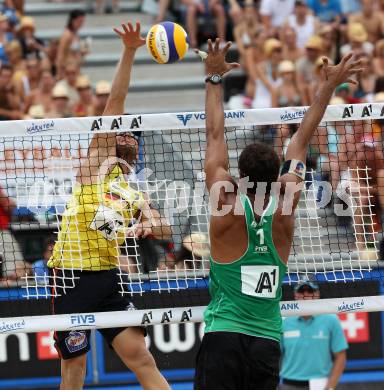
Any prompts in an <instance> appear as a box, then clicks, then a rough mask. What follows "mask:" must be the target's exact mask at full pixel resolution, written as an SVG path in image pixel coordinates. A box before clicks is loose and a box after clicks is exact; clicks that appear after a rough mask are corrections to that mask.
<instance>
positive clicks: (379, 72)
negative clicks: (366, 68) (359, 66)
mask: <svg viewBox="0 0 384 390" xmlns="http://www.w3.org/2000/svg"><path fill="white" fill-rule="evenodd" d="M373 70H374V72H375V75H376V76H377V77H383V76H384V39H381V40H380V41H378V42H377V43H376V48H375V56H374V58H373ZM377 92H378V91H377Z"/></svg>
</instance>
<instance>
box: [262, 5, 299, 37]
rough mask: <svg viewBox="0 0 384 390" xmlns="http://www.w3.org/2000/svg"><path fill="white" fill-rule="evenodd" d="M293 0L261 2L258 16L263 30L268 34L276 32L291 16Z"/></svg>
mask: <svg viewBox="0 0 384 390" xmlns="http://www.w3.org/2000/svg"><path fill="white" fill-rule="evenodd" d="M294 5H295V0H284V1H281V0H261V4H260V11H259V12H260V15H261V20H262V22H263V25H264V28H265V30H266V31H267V32H269V33H272V34H273V33H274V32H276V29H278V28H280V27H281V26H282V25H283V23H284V22H285V20H286V19H287V18H288V16H289V15H291V14H292V12H293V8H294Z"/></svg>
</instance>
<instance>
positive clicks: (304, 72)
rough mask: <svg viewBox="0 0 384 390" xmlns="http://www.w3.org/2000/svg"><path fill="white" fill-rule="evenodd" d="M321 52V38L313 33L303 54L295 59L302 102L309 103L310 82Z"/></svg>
mask: <svg viewBox="0 0 384 390" xmlns="http://www.w3.org/2000/svg"><path fill="white" fill-rule="evenodd" d="M322 52H323V40H322V39H321V38H320V37H319V36H317V35H314V36H313V37H311V38H309V40H308V42H307V43H306V45H305V55H304V56H303V57H301V58H300V59H299V60H298V61H297V65H296V71H297V82H298V87H299V90H300V94H301V96H302V103H303V104H304V105H309V104H310V103H311V93H310V84H311V82H312V80H313V78H314V77H315V70H316V61H317V60H318V58H319V57H320V55H321V54H322Z"/></svg>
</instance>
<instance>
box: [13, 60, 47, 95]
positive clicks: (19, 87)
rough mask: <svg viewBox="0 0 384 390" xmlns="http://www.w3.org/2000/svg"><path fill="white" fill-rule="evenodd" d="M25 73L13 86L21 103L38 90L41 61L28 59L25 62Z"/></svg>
mask: <svg viewBox="0 0 384 390" xmlns="http://www.w3.org/2000/svg"><path fill="white" fill-rule="evenodd" d="M26 68H27V71H26V73H25V74H24V75H23V76H22V77H21V79H20V80H18V81H17V83H16V84H15V88H16V92H17V94H18V96H19V97H20V99H21V101H22V102H23V103H25V102H26V100H27V99H28V97H29V95H30V94H31V93H32V92H33V91H35V90H36V89H38V88H39V85H40V78H41V61H40V60H39V59H37V58H30V59H28V60H27V61H26Z"/></svg>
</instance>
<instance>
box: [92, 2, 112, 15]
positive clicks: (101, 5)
mask: <svg viewBox="0 0 384 390" xmlns="http://www.w3.org/2000/svg"><path fill="white" fill-rule="evenodd" d="M88 1H89V0H88ZM94 3H95V5H94V11H95V13H97V14H102V13H103V12H105V11H106V6H107V1H106V0H95V1H94ZM111 3H112V7H111V11H112V12H113V13H115V14H116V13H118V12H119V11H120V0H111Z"/></svg>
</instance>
